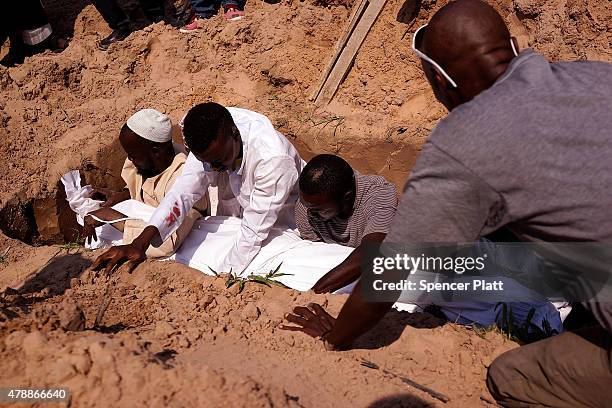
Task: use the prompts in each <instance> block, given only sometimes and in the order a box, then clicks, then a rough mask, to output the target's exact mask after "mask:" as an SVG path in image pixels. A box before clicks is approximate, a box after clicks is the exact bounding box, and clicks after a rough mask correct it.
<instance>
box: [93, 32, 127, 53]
mask: <svg viewBox="0 0 612 408" xmlns="http://www.w3.org/2000/svg"><path fill="white" fill-rule="evenodd" d="M131 33H132V31H131V30H130V29H129V28H128V27H122V28H118V29H116V30H113V32H112V33H110V35H109V36H108V37H106V38H104V39H102V40H100V42H99V43H98V48H99V49H100V50H101V51H106V50H108V47H110V45H111V44H113V43H116V42H117V41H122V40H125V39H126V38H127V36H128V35H130V34H131Z"/></svg>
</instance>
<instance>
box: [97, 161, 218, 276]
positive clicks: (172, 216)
mask: <svg viewBox="0 0 612 408" xmlns="http://www.w3.org/2000/svg"><path fill="white" fill-rule="evenodd" d="M211 177H212V175H211V174H210V172H208V171H206V170H205V168H204V163H202V162H200V161H199V160H198V159H196V158H195V156H194V155H193V154H189V156H188V157H187V160H186V161H185V164H184V166H183V172H182V174H181V175H180V177H178V178H177V180H176V182H175V183H174V185H173V186H172V188H171V189H170V191H169V192H168V193H167V194H166V196H165V197H164V199H163V200H162V202H161V203H160V204H159V206H158V207H157V209H156V210H155V212H154V213H153V215H152V216H151V219H150V220H149V224H148V225H147V227H146V228H145V229H144V230H143V231H142V233H141V234H140V235H139V236H138V237H137V238H136V239H134V241H133V242H132V243H131V244H129V245H121V246H117V247H113V248H111V249H109V250H108V251H106V252H105V253H104V254H102V255H100V256H99V257H98V258H97V259H96V260H95V262H94V264H93V268H94V269H98V268H101V267H105V272H106V273H109V272H110V271H112V269H113V268H115V267H116V266H119V265H120V264H122V263H123V262H126V261H127V262H132V263H134V264H136V265H137V264H138V263H140V262H142V261H143V260H145V259H146V255H145V252H146V250H147V248H149V245H151V244H152V243H153V245H154V246H160V245H161V244H162V242H163V241H165V240H166V239H168V237H170V236H171V235H172V234H173V233H174V232H175V231H176V230H177V229H178V227H179V226H180V225H181V224H182V223H183V221H184V220H185V217H187V214H188V212H189V211H190V210H191V208H193V205H194V204H195V203H196V202H197V201H198V200H199V199H200V198H201V197H202V196H203V195H204V194H205V193H206V191H207V190H208V186H209V184H210V180H211Z"/></svg>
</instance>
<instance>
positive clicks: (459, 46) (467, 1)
mask: <svg viewBox="0 0 612 408" xmlns="http://www.w3.org/2000/svg"><path fill="white" fill-rule="evenodd" d="M424 30H425V33H424V34H423V37H422V43H421V44H417V48H418V49H419V50H420V51H422V52H423V53H425V55H427V56H429V57H430V58H431V59H433V60H434V61H436V62H437V63H438V64H439V65H440V66H442V68H444V70H445V71H446V72H447V74H448V75H450V77H451V78H452V79H453V80H454V81H455V82H456V83H457V88H455V87H453V86H452V85H451V84H450V83H449V82H448V81H447V80H446V78H444V76H443V75H442V74H440V73H439V72H438V71H437V70H436V69H435V68H434V67H433V65H431V64H429V63H428V62H426V61H421V64H422V66H423V71H424V72H425V76H426V77H427V80H428V81H429V84H430V85H431V87H432V89H433V92H434V95H435V96H436V99H438V101H440V102H441V103H442V104H443V105H444V106H445V107H446V108H447V109H448V110H449V111H452V110H453V109H454V108H456V107H457V106H459V105H461V104H463V103H466V102H469V101H470V100H472V99H473V98H474V97H475V96H476V95H478V94H479V93H481V92H483V91H485V90H486V89H488V88H490V87H491V86H492V85H493V84H494V83H495V81H496V80H497V79H498V78H499V77H500V76H501V75H502V74H503V73H504V72H505V71H506V69H507V68H508V65H509V63H510V61H511V60H512V58H513V57H514V53H513V51H512V47H511V45H510V41H513V43H514V46H515V47H516V49H517V50H518V44H517V42H516V39H515V38H514V37H511V36H510V33H509V31H508V28H507V26H506V24H505V23H504V21H503V19H502V18H501V17H500V16H499V14H497V13H496V12H495V11H494V10H493V9H492V8H491V7H490V6H488V5H487V4H486V3H483V2H481V1H479V0H458V1H455V2H453V3H450V4H448V5H446V6H444V7H443V8H441V9H440V10H439V11H438V12H437V13H436V14H435V15H434V16H433V18H432V19H431V21H430V22H429V25H428V26H427V27H426V28H425V29H424ZM381 278H382V279H383V280H384V273H383V275H381ZM391 306H393V303H391V302H387V303H370V302H366V301H365V300H364V298H363V294H362V288H361V281H360V282H358V283H357V286H356V287H355V289H354V290H353V292H352V293H351V295H350V296H349V298H348V300H347V302H346V303H345V304H344V306H343V307H342V310H340V314H339V315H338V317H337V318H336V319H334V318H333V317H332V316H330V315H329V314H328V313H327V312H326V311H325V310H324V309H323V308H322V307H321V306H319V305H317V304H314V303H311V304H309V305H308V306H307V307H296V308H295V309H293V314H288V315H287V316H286V319H287V321H289V322H291V323H294V324H295V325H296V326H287V325H282V326H281V328H282V329H285V330H292V331H302V332H304V333H306V334H308V335H310V336H312V337H317V338H321V339H322V340H324V341H325V345H326V347H327V348H328V349H337V348H341V347H346V346H348V344H349V343H350V342H351V341H353V340H354V339H355V338H357V337H358V336H360V335H361V334H363V333H365V332H367V331H368V330H370V329H371V328H372V327H374V326H375V325H376V324H377V323H378V322H379V321H380V320H381V319H382V318H383V317H384V316H385V314H386V313H387V312H388V311H389V310H390V309H391Z"/></svg>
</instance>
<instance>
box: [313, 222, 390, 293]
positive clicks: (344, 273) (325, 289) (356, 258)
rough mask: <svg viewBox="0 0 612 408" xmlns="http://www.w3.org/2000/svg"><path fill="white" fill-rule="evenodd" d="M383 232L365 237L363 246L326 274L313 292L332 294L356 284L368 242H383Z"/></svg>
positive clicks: (316, 284) (314, 287)
mask: <svg viewBox="0 0 612 408" xmlns="http://www.w3.org/2000/svg"><path fill="white" fill-rule="evenodd" d="M386 235H387V234H384V233H382V232H374V233H372V234H368V235H366V236H364V237H363V239H362V240H361V244H360V245H359V246H358V247H357V248H355V250H354V251H353V252H351V254H350V255H349V256H348V257H347V258H346V259H345V260H344V261H343V262H342V263H341V264H340V265H338V266H336V267H335V268H334V269H332V270H331V271H329V272H328V273H326V274H325V275H324V276H323V277H322V278H321V279H319V280H318V281H317V283H315V285H314V286H313V287H312V290H313V291H314V292H315V293H331V292H334V291H336V290H338V289H340V288H343V287H345V286H346V285H348V284H350V283H352V282H354V281H355V280H357V279H358V278H359V277H360V276H361V261H362V259H363V255H364V253H365V246H366V245H367V243H368V242H370V243H376V242H382V241H383V240H384V239H385V236H386Z"/></svg>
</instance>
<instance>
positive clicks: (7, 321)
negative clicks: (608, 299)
mask: <svg viewBox="0 0 612 408" xmlns="http://www.w3.org/2000/svg"><path fill="white" fill-rule="evenodd" d="M44 3H45V4H46V6H47V7H48V12H49V15H50V17H51V19H52V22H53V23H54V25H55V27H56V28H58V30H59V31H60V32H61V33H62V34H64V35H65V36H69V37H70V38H69V43H68V48H67V49H66V50H64V51H63V52H62V53H59V54H54V53H51V52H47V53H44V54H41V55H37V56H35V57H32V58H28V59H27V60H26V62H25V63H24V64H23V65H22V66H19V67H16V68H11V69H6V68H3V67H0V164H1V166H2V169H3V175H2V177H1V178H0V228H1V229H2V231H3V232H4V234H0V255H2V254H3V253H4V251H5V250H6V249H7V248H10V250H9V252H8V253H7V254H6V255H5V256H2V257H1V258H0V291H3V294H2V296H0V386H4V385H7V386H8V385H11V386H13V385H19V386H45V385H65V386H68V387H70V388H71V390H72V392H73V395H72V406H100V407H108V406H126V407H127V406H129V407H132V406H308V407H310V406H332V405H335V406H441V405H445V406H454V407H474V406H486V405H488V403H487V402H485V401H484V400H483V399H481V396H483V397H484V398H485V399H487V398H488V397H487V392H486V390H485V386H484V382H483V379H484V376H485V372H486V367H487V365H488V364H489V363H490V362H491V360H492V359H493V358H494V357H495V356H496V355H498V354H499V353H501V352H503V351H504V350H507V349H509V348H512V347H515V346H516V345H515V344H514V343H512V342H508V341H506V340H504V338H503V337H502V336H500V335H499V334H496V333H488V334H486V335H485V336H484V338H482V337H480V336H478V335H476V334H475V333H473V332H472V331H470V330H467V329H465V328H461V327H458V326H455V325H450V324H447V325H440V324H441V322H439V321H438V320H436V319H435V318H433V317H432V316H428V315H425V314H416V315H409V314H405V313H392V314H390V315H389V316H388V317H387V318H386V319H385V320H384V321H383V322H382V323H381V324H380V325H379V327H377V328H376V330H374V331H373V332H372V333H371V334H368V335H367V336H366V337H365V338H363V339H361V340H360V341H359V344H358V345H357V347H356V349H355V350H352V351H346V352H325V351H324V350H323V349H322V348H321V345H320V344H319V343H318V342H317V341H315V340H312V339H310V338H308V337H306V336H304V335H300V334H294V333H287V332H281V331H279V330H278V329H276V327H277V325H278V324H279V322H280V321H281V320H282V315H283V314H284V313H285V312H287V311H289V310H290V309H291V307H292V306H293V305H296V304H303V303H305V302H308V301H311V300H316V301H319V302H322V303H325V304H327V305H328V307H329V309H330V310H331V311H332V312H334V313H337V311H338V310H339V308H340V307H341V305H342V303H343V301H344V298H343V297H329V296H315V295H313V294H310V293H297V292H294V291H289V290H282V289H279V288H267V287H262V286H256V285H255V284H251V285H247V287H246V289H245V291H244V292H243V293H241V294H238V293H236V291H237V289H235V288H231V289H230V290H226V289H225V287H224V282H223V279H221V278H217V279H215V278H210V277H206V276H202V275H201V274H200V273H198V272H196V271H193V270H191V269H189V268H186V267H184V266H181V265H176V264H173V263H159V262H156V263H147V264H144V265H142V266H140V267H139V268H138V269H137V270H136V271H135V272H134V273H133V274H127V273H126V272H125V271H120V272H119V273H118V274H116V275H115V276H114V277H113V283H112V284H111V285H110V286H109V282H108V279H107V278H105V277H100V276H95V274H92V273H91V272H89V271H88V270H87V267H88V266H89V265H90V263H91V260H92V259H93V258H94V257H95V256H96V253H92V252H82V251H81V252H79V253H74V250H73V251H72V252H71V253H68V250H67V248H61V247H59V246H57V245H51V244H52V243H58V242H60V241H62V240H63V239H65V238H66V237H68V238H69V239H70V236H71V235H72V233H73V231H71V230H70V227H69V224H65V223H62V221H63V220H67V217H68V216H67V214H66V211H65V210H66V205H65V200H63V198H62V195H61V191H60V190H59V189H58V187H57V185H58V177H59V175H60V174H62V173H64V172H65V171H67V170H69V169H72V168H80V169H81V170H82V172H83V175H84V176H85V178H86V180H87V182H89V183H93V184H94V185H97V186H109V187H120V186H121V182H120V180H119V179H118V178H117V175H118V173H119V168H120V166H121V164H122V163H123V160H124V157H125V156H124V155H123V153H122V152H121V150H120V148H119V146H118V143H117V141H116V137H117V132H118V130H119V128H120V126H121V125H122V123H123V122H124V121H125V119H126V118H127V117H128V116H129V115H130V114H131V113H132V112H134V111H135V110H137V109H141V108H145V107H154V108H156V109H159V110H162V111H164V112H166V113H168V114H169V115H170V116H171V117H172V118H173V120H174V121H177V120H178V119H179V118H180V117H181V116H182V114H184V113H185V112H186V111H187V110H188V109H189V107H190V106H192V105H193V104H195V103H197V102H201V101H205V100H209V99H213V100H216V101H219V102H221V103H223V104H227V105H236V106H241V107H245V108H249V109H253V110H256V111H259V112H262V113H264V114H266V115H268V116H269V117H270V118H271V120H272V121H273V123H275V124H276V126H277V127H278V129H279V130H280V131H282V132H283V133H284V134H285V135H287V137H288V138H290V140H291V141H292V142H294V143H295V144H296V146H298V148H299V149H300V152H301V153H302V154H303V156H304V157H305V158H309V157H310V156H312V155H313V154H315V153H320V152H334V153H338V154H341V155H342V156H344V157H345V158H347V159H348V160H349V161H350V162H351V164H353V165H354V167H356V168H357V169H358V170H360V171H362V172H372V173H378V174H381V175H384V176H386V177H387V178H389V179H390V180H392V181H393V182H395V183H397V184H398V185H400V186H401V185H402V184H403V182H404V180H405V178H406V176H407V174H408V173H409V171H410V168H411V167H412V165H413V164H414V161H415V159H416V157H417V155H418V152H419V149H420V147H421V145H422V143H423V142H424V140H425V138H426V137H427V135H428V133H429V132H430V131H431V129H433V127H434V126H435V124H436V122H437V121H438V120H439V119H440V118H441V117H443V115H444V114H445V111H444V109H443V108H442V106H441V105H439V104H438V103H437V102H435V101H434V98H433V95H432V94H431V91H430V90H429V88H428V86H427V84H426V82H425V80H424V78H423V76H422V74H421V71H420V67H419V65H418V61H417V60H416V59H415V57H414V56H413V55H412V54H411V53H410V51H409V38H410V35H411V33H412V32H413V31H414V29H415V28H416V27H417V26H419V25H420V24H423V23H425V22H426V21H427V20H428V18H429V17H430V16H431V15H432V14H433V13H434V12H435V10H437V9H438V8H439V7H441V6H442V5H443V4H445V3H446V1H436V0H422V1H412V0H408V1H407V2H406V3H404V2H402V1H400V0H389V1H388V3H387V5H386V6H385V8H384V9H383V12H382V14H381V16H380V18H379V19H378V20H377V22H376V23H375V25H374V27H373V29H372V31H371V33H370V35H369V36H368V38H367V39H366V41H365V43H364V46H363V47H362V50H361V51H360V53H359V54H358V56H357V58H356V60H355V63H354V66H353V68H352V69H351V71H350V72H349V74H348V76H347V78H346V80H345V82H344V83H343V84H342V86H341V87H340V89H339V91H338V94H337V95H336V98H335V99H334V100H333V101H332V103H331V104H330V105H328V106H323V107H317V106H315V105H314V104H313V103H312V102H310V101H309V100H308V98H309V96H310V95H311V93H312V92H313V90H314V89H315V87H316V85H317V84H318V81H319V75H320V73H321V71H322V70H323V69H324V68H325V66H326V64H327V59H328V58H329V56H330V54H331V53H332V51H333V48H334V44H335V42H336V40H337V38H338V37H339V36H340V34H341V31H342V30H341V28H342V27H343V26H344V24H346V21H347V18H348V15H349V10H348V9H347V4H348V5H349V7H350V2H344V1H332V2H326V1H320V0H305V1H303V2H298V1H294V0H290V1H284V2H282V3H280V4H276V5H272V4H266V3H263V2H261V1H251V2H249V4H248V6H247V12H248V18H247V19H246V20H244V21H241V22H238V23H235V24H234V23H233V24H227V23H226V22H225V21H224V20H223V18H222V17H221V16H218V17H217V18H214V19H212V20H210V21H208V23H207V24H206V27H205V28H204V29H203V30H202V31H201V32H200V33H197V34H194V35H183V34H180V33H179V32H178V31H177V30H175V29H174V28H172V27H170V26H169V25H165V24H163V23H158V24H155V25H152V26H149V27H147V28H146V29H144V30H141V31H138V32H135V33H134V34H132V35H131V36H130V37H129V38H128V39H127V40H126V41H124V42H122V43H121V44H119V45H114V46H112V47H111V48H110V49H109V51H108V52H107V53H101V52H99V51H98V50H97V48H96V44H95V43H96V40H98V39H100V38H101V37H102V36H104V35H106V34H107V33H108V32H110V30H109V29H108V27H107V26H106V25H105V23H104V22H103V20H102V19H101V17H100V16H99V15H98V14H97V12H96V10H95V9H94V8H93V7H92V6H88V5H87V4H86V3H85V2H83V1H81V0H46V1H44ZM131 3H133V1H131ZM492 3H493V4H494V5H495V6H496V7H497V8H498V10H499V11H500V12H501V14H502V15H503V16H504V17H505V18H506V20H507V21H508V23H509V25H510V27H511V30H512V32H513V33H514V34H515V35H516V36H517V37H518V39H519V43H520V44H521V46H522V47H525V46H532V47H534V48H535V49H536V50H538V51H540V52H542V53H544V54H545V55H546V56H547V57H549V58H550V59H551V60H560V59H570V60H573V59H585V58H588V59H599V60H605V61H612V47H610V43H611V36H612V34H611V33H612V30H611V27H610V25H611V24H612V18H611V14H612V12H611V11H610V10H609V9H606V2H602V1H597V0H570V1H567V0H552V1H542V0H495V1H492ZM128 6H129V4H128ZM6 49H7V47H6V45H4V47H2V48H0V55H2V54H4V53H5V52H6ZM177 137H178V134H177ZM7 235H8V236H10V237H13V238H18V239H20V240H21V241H25V242H27V243H29V244H36V245H37V246H30V245H26V244H25V243H24V242H21V241H18V240H16V239H12V238H8V237H7ZM107 287H111V288H114V289H113V290H112V296H111V298H112V300H111V302H110V304H109V306H108V309H107V311H106V313H105V314H104V318H103V320H102V322H101V324H100V325H99V326H98V327H96V328H94V327H93V324H94V321H95V319H96V315H97V313H98V311H99V309H100V305H101V304H102V301H103V297H104V293H105V290H106V288H107ZM11 288H12V289H11ZM13 289H14V290H13ZM362 358H366V359H368V360H370V361H373V362H375V363H377V364H378V365H379V366H381V367H383V368H385V369H387V370H389V371H392V372H397V373H398V374H402V375H405V376H408V377H410V378H412V379H413V380H415V381H418V382H420V383H422V384H424V385H427V386H429V387H431V388H434V389H436V390H437V391H439V392H442V393H445V394H447V395H448V396H449V397H450V398H451V401H450V402H449V403H448V404H442V403H440V402H438V401H436V400H435V399H433V398H431V397H430V396H428V395H427V394H425V393H423V392H421V391H418V390H415V389H414V388H411V387H408V386H407V385H405V384H404V383H403V382H402V381H401V380H399V379H397V378H394V377H393V376H391V375H388V374H385V373H383V372H382V371H380V370H372V369H368V368H365V367H363V366H361V365H360V361H361V359H362Z"/></svg>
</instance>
